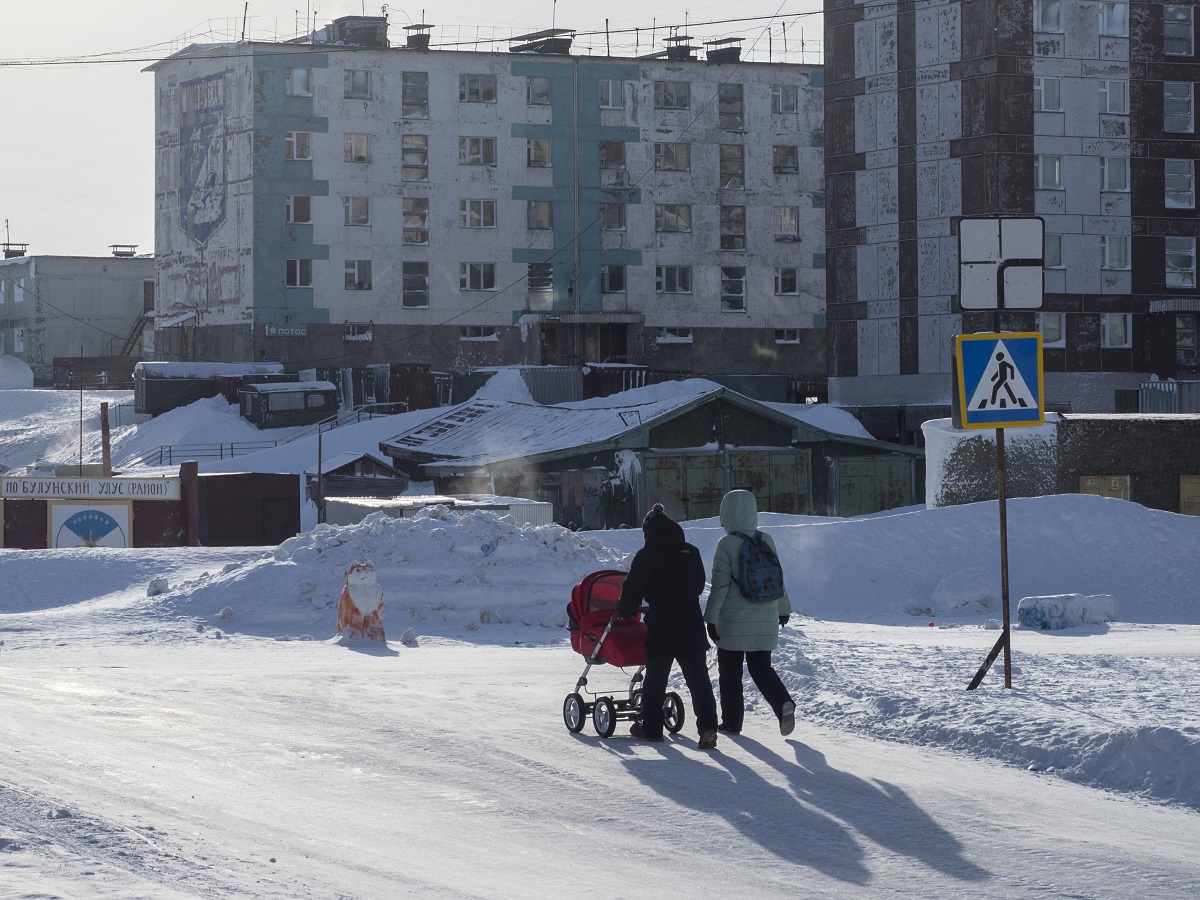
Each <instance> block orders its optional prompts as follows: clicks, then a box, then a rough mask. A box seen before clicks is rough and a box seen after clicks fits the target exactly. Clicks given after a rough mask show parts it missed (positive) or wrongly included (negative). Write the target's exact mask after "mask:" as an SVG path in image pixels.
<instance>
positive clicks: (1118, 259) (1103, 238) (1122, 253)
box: [1100, 234, 1130, 272]
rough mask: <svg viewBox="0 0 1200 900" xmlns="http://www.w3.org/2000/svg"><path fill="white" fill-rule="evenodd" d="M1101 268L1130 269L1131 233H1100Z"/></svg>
mask: <svg viewBox="0 0 1200 900" xmlns="http://www.w3.org/2000/svg"><path fill="white" fill-rule="evenodd" d="M1100 268H1101V269H1102V270H1103V271H1105V272H1128V271H1129V268H1130V259H1129V235H1127V234H1102V235H1100Z"/></svg>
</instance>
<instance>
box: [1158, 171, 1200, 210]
mask: <svg viewBox="0 0 1200 900" xmlns="http://www.w3.org/2000/svg"><path fill="white" fill-rule="evenodd" d="M1163 194H1164V197H1163V200H1164V203H1165V205H1166V207H1167V209H1195V208H1196V162H1195V160H1191V159H1164V160H1163Z"/></svg>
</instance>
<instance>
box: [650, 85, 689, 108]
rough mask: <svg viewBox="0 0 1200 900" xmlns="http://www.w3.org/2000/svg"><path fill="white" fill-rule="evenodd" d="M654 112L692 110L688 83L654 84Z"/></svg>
mask: <svg viewBox="0 0 1200 900" xmlns="http://www.w3.org/2000/svg"><path fill="white" fill-rule="evenodd" d="M654 108H655V109H656V110H688V109H691V108H692V85H691V82H689V81H656V82H654Z"/></svg>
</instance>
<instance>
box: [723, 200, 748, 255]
mask: <svg viewBox="0 0 1200 900" xmlns="http://www.w3.org/2000/svg"><path fill="white" fill-rule="evenodd" d="M721 249H722V250H745V249H746V207H744V206H722V207H721Z"/></svg>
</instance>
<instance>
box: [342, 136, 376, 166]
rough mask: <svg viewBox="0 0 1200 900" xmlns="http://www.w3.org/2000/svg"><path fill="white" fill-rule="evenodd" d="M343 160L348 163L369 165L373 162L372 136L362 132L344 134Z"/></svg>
mask: <svg viewBox="0 0 1200 900" xmlns="http://www.w3.org/2000/svg"><path fill="white" fill-rule="evenodd" d="M342 160H343V161H344V162H348V163H369V162H370V161H371V135H370V134H367V133H366V132H362V131H346V132H343V135H342Z"/></svg>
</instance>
